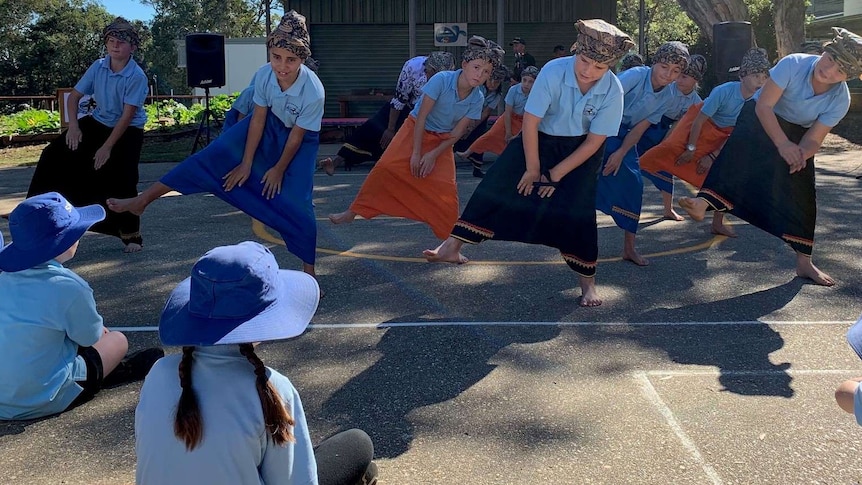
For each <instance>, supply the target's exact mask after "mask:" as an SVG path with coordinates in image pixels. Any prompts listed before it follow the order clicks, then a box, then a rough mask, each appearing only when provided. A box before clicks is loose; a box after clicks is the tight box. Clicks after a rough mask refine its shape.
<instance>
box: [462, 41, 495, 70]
mask: <svg viewBox="0 0 862 485" xmlns="http://www.w3.org/2000/svg"><path fill="white" fill-rule="evenodd" d="M505 53H506V51H504V50H503V48H502V47H500V44H497V43H496V42H494V41H493V40H487V39H485V38H484V37H480V36H478V35H474V36H473V37H470V40H468V41H467V47H466V48H465V49H464V53H463V54H462V55H461V59H462V60H463V61H464V62H470V61H475V60H476V59H482V60H486V61H488V62H490V63H491V66H493V68H494V69H497V67H498V66H500V65H502V64H503V55H504V54H505Z"/></svg>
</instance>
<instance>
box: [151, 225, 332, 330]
mask: <svg viewBox="0 0 862 485" xmlns="http://www.w3.org/2000/svg"><path fill="white" fill-rule="evenodd" d="M319 300H320V288H319V287H318V286H317V280H315V279H314V278H313V277H312V276H310V275H308V274H306V273H303V272H301V271H290V270H280V269H278V263H277V262H276V260H275V257H274V256H273V255H272V253H271V252H270V251H269V249H267V248H266V247H264V246H263V245H261V244H259V243H256V242H250V241H246V242H243V243H240V244H236V245H233V246H221V247H217V248H215V249H212V250H210V251H208V252H207V253H206V254H205V255H204V256H203V257H202V258H200V259H199V260H198V261H197V262H196V263H195V265H194V266H193V267H192V274H191V277H190V278H186V279H185V280H183V281H182V282H181V283H180V284H179V285H177V287H176V288H175V289H174V291H173V292H172V293H171V295H170V297H168V301H167V303H166V304H165V308H164V310H163V311H162V317H161V321H160V322H159V338H160V339H161V341H162V343H164V344H165V345H182V346H206V345H226V344H241V343H252V342H265V341H268V340H279V339H286V338H291V337H295V336H297V335H299V334H301V333H302V332H303V331H305V328H306V327H307V326H308V323H309V322H310V321H311V317H313V316H314V312H316V311H317V304H318V301H319Z"/></svg>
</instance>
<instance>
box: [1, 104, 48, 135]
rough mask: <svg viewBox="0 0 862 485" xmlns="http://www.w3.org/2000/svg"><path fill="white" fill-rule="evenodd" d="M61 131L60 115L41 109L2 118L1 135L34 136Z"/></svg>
mask: <svg viewBox="0 0 862 485" xmlns="http://www.w3.org/2000/svg"><path fill="white" fill-rule="evenodd" d="M59 129H60V114H59V113H56V112H51V111H45V110H41V109H28V110H25V111H19V112H18V113H15V114H12V115H9V116H0V135H4V136H5V135H12V134H20V135H33V134H38V133H51V132H56V131H58V130H59Z"/></svg>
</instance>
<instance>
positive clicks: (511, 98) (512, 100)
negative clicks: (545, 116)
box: [506, 83, 527, 115]
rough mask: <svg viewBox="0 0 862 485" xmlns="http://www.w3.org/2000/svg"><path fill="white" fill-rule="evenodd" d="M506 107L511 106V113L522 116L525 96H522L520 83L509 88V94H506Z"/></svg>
mask: <svg viewBox="0 0 862 485" xmlns="http://www.w3.org/2000/svg"><path fill="white" fill-rule="evenodd" d="M506 106H511V107H512V112H513V113H515V114H516V115H523V114H524V107H526V106H527V95H526V94H524V90H523V87H522V86H521V83H518V84H515V85H514V86H512V87H511V88H509V92H507V93H506Z"/></svg>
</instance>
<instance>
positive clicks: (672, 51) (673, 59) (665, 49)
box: [652, 40, 688, 71]
mask: <svg viewBox="0 0 862 485" xmlns="http://www.w3.org/2000/svg"><path fill="white" fill-rule="evenodd" d="M659 62H661V63H664V64H676V65H677V66H679V67H681V68H682V70H683V71H684V70H685V69H686V68H687V67H688V47H686V46H685V44H683V43H682V42H680V41H678V40H674V41H671V42H665V43H664V44H662V45H661V46H660V47H659V48H658V49H657V50H656V51H655V54H653V56H652V63H653V64H657V63H659Z"/></svg>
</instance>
